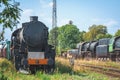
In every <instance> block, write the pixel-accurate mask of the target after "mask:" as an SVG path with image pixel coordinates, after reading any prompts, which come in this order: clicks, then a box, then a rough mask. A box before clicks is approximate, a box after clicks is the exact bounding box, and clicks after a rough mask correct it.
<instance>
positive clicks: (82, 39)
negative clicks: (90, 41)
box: [79, 31, 86, 42]
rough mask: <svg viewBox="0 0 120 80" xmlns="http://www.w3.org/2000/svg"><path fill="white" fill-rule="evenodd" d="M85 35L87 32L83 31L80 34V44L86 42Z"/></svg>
mask: <svg viewBox="0 0 120 80" xmlns="http://www.w3.org/2000/svg"><path fill="white" fill-rule="evenodd" d="M85 33H86V32H85V31H81V32H80V34H79V36H80V42H83V41H85V40H84V38H83V36H84V34H85Z"/></svg>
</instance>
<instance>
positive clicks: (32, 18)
mask: <svg viewBox="0 0 120 80" xmlns="http://www.w3.org/2000/svg"><path fill="white" fill-rule="evenodd" d="M30 21H38V16H30Z"/></svg>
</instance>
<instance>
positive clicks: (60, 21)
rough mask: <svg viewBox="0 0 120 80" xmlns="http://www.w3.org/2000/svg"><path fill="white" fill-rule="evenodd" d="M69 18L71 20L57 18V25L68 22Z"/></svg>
mask: <svg viewBox="0 0 120 80" xmlns="http://www.w3.org/2000/svg"><path fill="white" fill-rule="evenodd" d="M70 20H72V19H67V18H66V19H60V20H58V22H59V23H58V26H62V25H65V24H68V23H69V21H70Z"/></svg>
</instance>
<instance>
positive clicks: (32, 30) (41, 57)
mask: <svg viewBox="0 0 120 80" xmlns="http://www.w3.org/2000/svg"><path fill="white" fill-rule="evenodd" d="M11 41H12V43H11V47H12V56H13V61H14V65H15V68H16V70H21V69H23V70H27V71H31V72H32V73H34V72H35V71H36V70H38V69H42V70H44V71H45V72H53V71H54V68H55V50H54V49H53V46H52V45H49V44H48V28H47V27H46V25H45V24H44V23H42V22H40V21H38V17H37V16H31V17H30V22H26V23H23V24H22V28H19V29H17V30H15V31H14V32H13V33H12V37H11Z"/></svg>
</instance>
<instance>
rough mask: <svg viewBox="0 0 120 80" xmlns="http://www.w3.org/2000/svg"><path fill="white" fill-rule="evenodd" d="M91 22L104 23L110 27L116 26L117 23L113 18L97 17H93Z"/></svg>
mask: <svg viewBox="0 0 120 80" xmlns="http://www.w3.org/2000/svg"><path fill="white" fill-rule="evenodd" d="M91 23H92V24H102V25H105V26H107V27H112V26H117V25H118V21H116V20H114V19H99V18H94V19H92V20H91Z"/></svg>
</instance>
